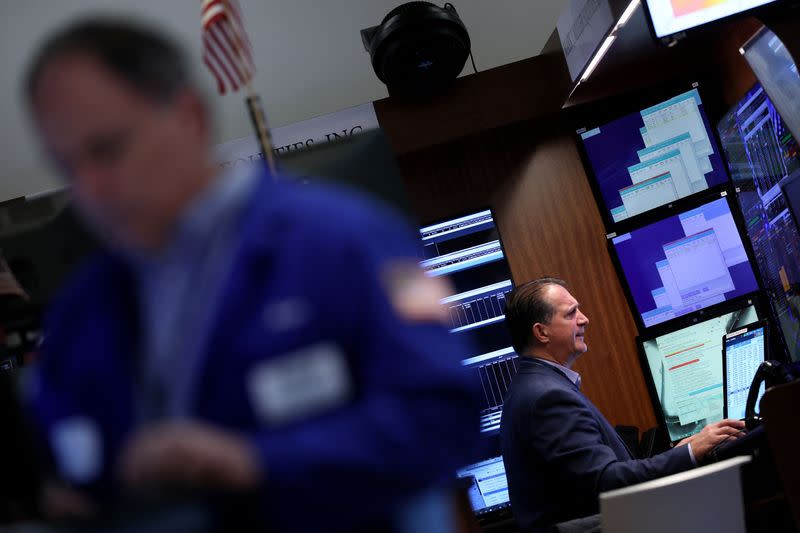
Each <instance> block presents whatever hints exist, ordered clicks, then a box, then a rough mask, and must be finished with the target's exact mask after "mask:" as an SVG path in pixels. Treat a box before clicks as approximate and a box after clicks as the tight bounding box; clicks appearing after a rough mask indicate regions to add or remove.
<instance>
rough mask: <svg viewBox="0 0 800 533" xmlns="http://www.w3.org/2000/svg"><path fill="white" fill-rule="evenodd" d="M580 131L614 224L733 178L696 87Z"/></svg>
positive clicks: (604, 204)
mask: <svg viewBox="0 0 800 533" xmlns="http://www.w3.org/2000/svg"><path fill="white" fill-rule="evenodd" d="M579 134H580V137H581V140H582V145H583V148H584V150H585V154H586V156H587V159H588V164H589V166H590V167H591V170H592V174H593V175H594V177H595V181H594V186H595V189H596V192H597V193H598V195H599V197H600V199H601V200H602V201H601V206H602V207H603V209H602V213H603V214H604V215H605V218H606V220H608V221H609V222H610V224H612V225H613V224H616V223H619V222H622V221H624V220H627V219H631V218H633V217H636V216H638V215H642V214H644V213H647V212H648V211H650V210H652V209H655V208H657V207H659V206H663V205H667V204H669V203H671V202H674V201H676V200H679V199H681V198H686V197H688V196H692V195H693V194H696V193H699V192H701V191H705V190H708V189H709V188H714V187H716V186H718V185H722V184H725V183H726V182H727V181H728V176H727V174H726V172H725V165H724V163H723V161H722V158H721V157H720V153H719V149H718V148H717V146H716V142H715V141H714V132H713V129H712V128H711V124H710V122H709V120H708V117H707V116H706V112H705V108H704V106H703V102H702V100H701V99H700V94H699V92H698V90H697V88H692V89H691V90H689V91H686V92H682V93H680V94H677V95H675V96H674V97H672V98H668V99H666V100H663V101H660V102H658V103H656V104H655V105H651V106H647V107H644V108H642V109H640V110H638V111H635V112H633V113H629V114H627V115H624V116H622V117H617V118H614V119H613V120H610V121H607V122H604V123H602V124H599V125H595V126H594V127H590V128H582V129H581V130H580V131H579Z"/></svg>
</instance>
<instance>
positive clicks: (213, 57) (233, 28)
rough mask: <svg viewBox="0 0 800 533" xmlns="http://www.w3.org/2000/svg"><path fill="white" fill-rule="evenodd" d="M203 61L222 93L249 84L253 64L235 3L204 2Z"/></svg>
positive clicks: (239, 12)
mask: <svg viewBox="0 0 800 533" xmlns="http://www.w3.org/2000/svg"><path fill="white" fill-rule="evenodd" d="M201 21H202V28H203V62H204V63H205V64H206V66H207V67H208V70H209V71H210V72H211V74H212V75H213V76H214V78H215V79H216V81H217V89H218V90H219V92H220V93H221V94H225V92H226V91H227V90H228V89H229V88H230V89H231V90H233V91H236V90H238V89H239V87H241V86H243V85H246V84H247V83H249V82H250V80H251V79H252V78H253V75H254V74H255V70H256V69H255V63H254V61H253V55H252V50H251V44H250V39H249V38H248V36H247V32H246V31H245V28H244V19H243V17H242V13H241V8H240V6H239V3H238V2H237V0H203V2H202V8H201Z"/></svg>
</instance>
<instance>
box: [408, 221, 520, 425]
mask: <svg viewBox="0 0 800 533" xmlns="http://www.w3.org/2000/svg"><path fill="white" fill-rule="evenodd" d="M420 234H421V236H422V243H423V253H424V256H425V257H424V259H423V261H422V262H421V265H422V267H423V268H424V269H425V271H426V273H427V274H428V275H430V276H442V275H446V276H447V277H448V278H449V279H450V282H451V284H452V286H453V290H454V293H453V294H452V295H450V296H448V297H447V298H445V299H444V300H443V301H442V303H444V304H445V305H446V306H447V308H448V311H449V312H450V321H451V323H450V326H451V329H450V331H451V332H452V333H453V334H454V335H459V336H462V337H466V338H467V339H468V343H467V344H468V346H470V350H471V351H470V352H469V353H465V354H464V359H463V361H462V363H463V365H464V366H466V367H468V368H470V369H471V370H473V371H474V372H476V373H477V374H478V376H479V377H480V381H481V385H482V386H483V393H484V405H483V410H482V412H481V431H483V432H484V433H496V432H497V431H498V430H499V429H500V417H501V415H502V408H503V398H504V397H505V395H506V392H507V391H508V387H509V386H510V385H511V378H512V377H513V375H514V374H515V373H516V370H517V362H516V354H515V353H514V349H513V348H512V347H511V336H510V335H509V333H508V330H507V329H506V325H505V314H504V313H505V299H506V294H508V293H509V292H511V290H512V289H513V282H512V280H511V271H510V269H509V267H508V262H507V261H506V258H505V254H504V252H503V246H502V244H501V242H500V236H499V234H498V232H497V226H496V225H495V223H494V216H493V215H492V211H491V210H489V209H484V210H480V211H477V212H473V213H469V214H467V215H464V216H459V217H455V218H451V219H447V220H443V221H440V222H437V223H434V224H430V225H428V226H425V227H423V228H421V229H420Z"/></svg>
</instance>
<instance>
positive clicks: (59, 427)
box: [50, 416, 103, 483]
mask: <svg viewBox="0 0 800 533" xmlns="http://www.w3.org/2000/svg"><path fill="white" fill-rule="evenodd" d="M50 445H51V447H52V448H53V453H54V455H55V456H56V461H57V462H58V467H59V470H60V471H61V475H63V476H64V478H66V479H67V480H69V481H72V482H73V483H89V482H91V481H94V480H95V479H96V478H97V476H99V475H100V469H101V468H102V462H103V441H102V438H101V436H100V431H99V430H98V429H97V425H96V424H95V423H94V421H93V420H92V419H91V418H89V417H86V416H74V417H71V418H66V419H64V420H61V421H59V422H57V423H56V424H55V425H54V426H53V428H52V429H51V431H50Z"/></svg>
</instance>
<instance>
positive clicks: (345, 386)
mask: <svg viewBox="0 0 800 533" xmlns="http://www.w3.org/2000/svg"><path fill="white" fill-rule="evenodd" d="M247 389H248V394H249V395H250V402H251V404H252V406H253V410H254V412H255V414H256V417H258V419H259V421H260V422H261V423H262V424H265V425H279V424H285V423H289V422H294V421H297V420H299V419H302V418H308V417H310V416H314V415H317V414H320V413H322V412H325V411H329V410H331V409H334V408H337V407H340V406H342V405H344V404H346V403H347V402H348V401H349V400H350V398H351V397H352V394H353V383H352V377H351V375H350V370H349V368H348V366H347V358H346V357H345V354H344V352H343V351H342V349H341V348H340V347H339V346H338V345H337V344H335V343H332V342H323V343H319V344H314V345H311V346H307V347H305V348H301V349H299V350H296V351H293V352H289V353H285V354H283V355H280V356H278V357H277V358H274V359H269V360H267V361H263V362H261V363H257V364H256V365H255V366H254V367H253V369H252V370H251V371H250V374H249V375H248V376H247Z"/></svg>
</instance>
